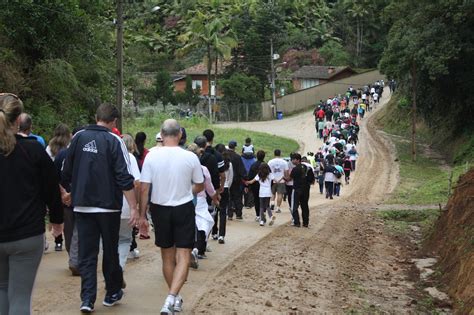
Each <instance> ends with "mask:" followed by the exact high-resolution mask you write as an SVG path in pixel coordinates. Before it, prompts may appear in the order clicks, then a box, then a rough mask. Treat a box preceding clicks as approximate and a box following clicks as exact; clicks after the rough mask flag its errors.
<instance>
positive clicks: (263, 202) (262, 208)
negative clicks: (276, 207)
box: [258, 197, 269, 222]
mask: <svg viewBox="0 0 474 315" xmlns="http://www.w3.org/2000/svg"><path fill="white" fill-rule="evenodd" d="M258 200H259V203H260V213H259V214H258V216H259V217H260V221H263V222H265V210H266V207H267V205H266V200H265V198H263V197H260V198H259V199H258ZM268 206H269V205H268Z"/></svg>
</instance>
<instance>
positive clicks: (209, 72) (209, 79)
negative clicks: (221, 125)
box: [207, 44, 212, 124]
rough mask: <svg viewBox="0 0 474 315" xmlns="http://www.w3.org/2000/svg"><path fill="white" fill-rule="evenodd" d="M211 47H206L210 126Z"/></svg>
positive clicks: (210, 118)
mask: <svg viewBox="0 0 474 315" xmlns="http://www.w3.org/2000/svg"><path fill="white" fill-rule="evenodd" d="M211 67H212V59H211V45H210V44H208V45H207V98H208V100H209V123H211V124H212V103H211Z"/></svg>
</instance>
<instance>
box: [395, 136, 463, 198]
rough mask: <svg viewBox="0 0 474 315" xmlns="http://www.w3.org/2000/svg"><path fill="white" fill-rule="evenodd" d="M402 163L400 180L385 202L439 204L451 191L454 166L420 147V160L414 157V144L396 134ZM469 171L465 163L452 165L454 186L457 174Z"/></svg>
mask: <svg viewBox="0 0 474 315" xmlns="http://www.w3.org/2000/svg"><path fill="white" fill-rule="evenodd" d="M393 141H394V143H395V146H396V148H397V155H398V159H399V163H400V183H399V185H398V186H397V188H396V189H395V191H394V193H393V194H392V197H391V198H389V200H387V202H386V203H388V204H393V203H401V204H411V205H416V204H437V203H446V202H447V200H448V195H449V194H448V193H449V178H450V176H451V170H450V169H449V168H446V167H444V168H443V167H441V165H440V164H439V163H438V162H437V161H436V160H432V159H430V158H428V157H427V156H425V155H423V151H422V149H421V148H420V147H418V148H417V152H418V154H417V161H416V162H413V161H412V159H411V144H410V143H409V142H407V141H404V140H401V139H399V138H393ZM465 171H466V169H465V166H463V165H458V166H456V167H454V168H452V172H453V178H452V187H451V190H452V188H453V186H455V183H456V181H457V178H458V177H459V176H460V175H461V174H462V173H464V172H465Z"/></svg>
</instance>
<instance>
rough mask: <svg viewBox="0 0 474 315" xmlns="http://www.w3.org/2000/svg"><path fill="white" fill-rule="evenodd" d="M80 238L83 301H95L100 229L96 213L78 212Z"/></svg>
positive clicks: (77, 224)
mask: <svg viewBox="0 0 474 315" xmlns="http://www.w3.org/2000/svg"><path fill="white" fill-rule="evenodd" d="M75 215H76V226H77V235H78V240H79V272H80V273H81V301H83V302H86V301H87V302H90V303H92V304H94V303H95V300H96V298H97V255H99V241H100V230H99V225H98V222H97V220H96V217H95V214H92V213H80V212H76V213H75Z"/></svg>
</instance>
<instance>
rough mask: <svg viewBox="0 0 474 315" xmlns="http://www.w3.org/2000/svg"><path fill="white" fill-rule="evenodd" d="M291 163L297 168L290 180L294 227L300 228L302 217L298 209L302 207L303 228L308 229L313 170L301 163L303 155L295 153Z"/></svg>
mask: <svg viewBox="0 0 474 315" xmlns="http://www.w3.org/2000/svg"><path fill="white" fill-rule="evenodd" d="M291 162H292V163H293V164H294V165H295V167H294V168H293V169H292V170H291V173H290V178H291V179H292V180H293V197H292V207H291V210H292V215H293V226H295V227H300V226H301V223H300V215H299V213H298V207H299V206H301V217H302V219H303V226H304V227H308V224H309V205H308V201H309V191H310V186H311V185H312V183H313V182H314V173H313V171H312V169H311V168H309V167H308V166H306V165H305V164H304V163H302V162H301V155H300V154H299V153H295V154H293V155H292V157H291Z"/></svg>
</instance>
